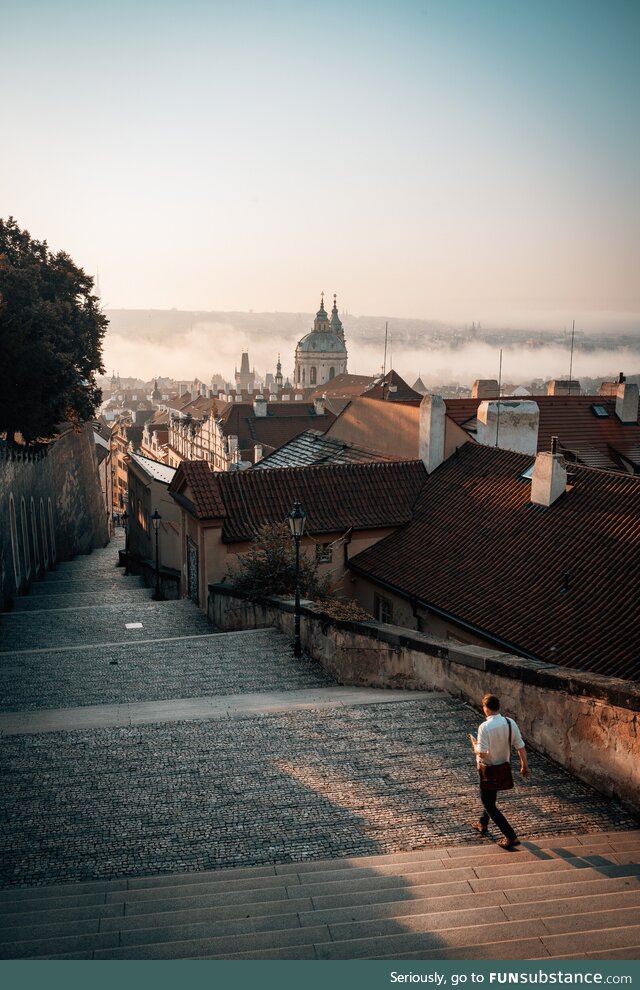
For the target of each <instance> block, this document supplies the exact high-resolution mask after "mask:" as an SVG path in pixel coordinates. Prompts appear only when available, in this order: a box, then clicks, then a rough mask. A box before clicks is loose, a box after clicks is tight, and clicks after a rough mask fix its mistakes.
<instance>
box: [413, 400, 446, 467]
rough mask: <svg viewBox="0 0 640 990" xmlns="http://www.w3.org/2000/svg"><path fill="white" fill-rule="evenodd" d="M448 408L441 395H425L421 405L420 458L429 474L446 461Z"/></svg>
mask: <svg viewBox="0 0 640 990" xmlns="http://www.w3.org/2000/svg"><path fill="white" fill-rule="evenodd" d="M446 414H447V407H446V405H445V401H444V399H442V398H441V397H440V396H439V395H425V397H424V399H423V400H422V402H421V403H420V427H419V440H418V456H419V457H420V459H421V460H422V461H423V462H424V466H425V467H426V469H427V471H428V472H429V474H431V472H432V471H435V469H436V468H437V467H438V465H440V464H442V462H443V460H444V429H445V417H446Z"/></svg>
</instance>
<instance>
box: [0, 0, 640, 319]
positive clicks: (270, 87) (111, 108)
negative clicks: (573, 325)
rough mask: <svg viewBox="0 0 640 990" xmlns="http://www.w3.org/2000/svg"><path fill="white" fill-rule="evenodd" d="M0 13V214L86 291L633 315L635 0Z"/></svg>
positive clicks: (46, 4)
mask: <svg viewBox="0 0 640 990" xmlns="http://www.w3.org/2000/svg"><path fill="white" fill-rule="evenodd" d="M0 6H1V10H0V32H1V34H2V39H3V41H2V76H3V79H4V80H5V82H7V80H10V85H9V84H7V85H4V86H3V87H2V93H1V94H0V101H1V103H0V105H1V120H0V124H1V128H2V130H1V133H2V141H3V151H2V155H1V156H0V216H5V217H6V216H8V215H10V214H12V215H13V216H15V217H16V219H17V221H18V223H19V224H20V225H21V226H24V227H26V228H27V229H29V230H30V232H31V233H32V235H33V236H34V237H37V238H41V239H45V238H46V239H47V240H48V242H49V244H50V246H51V247H53V248H64V249H65V250H67V251H68V252H69V253H70V254H71V255H72V257H73V258H74V260H75V261H76V262H77V263H78V264H80V265H82V266H83V267H84V268H85V269H86V270H87V271H90V272H95V271H96V268H97V267H99V272H100V282H101V289H102V298H103V301H104V303H105V305H107V306H110V307H139V308H151V307H153V308H169V307H177V308H179V309H195V310H234V309H236V310H247V309H250V308H252V309H254V310H256V311H274V310H280V311H294V312H296V311H307V312H308V311H310V310H312V309H315V308H316V305H317V299H318V294H319V291H320V289H322V288H324V289H325V290H326V291H327V292H329V293H332V292H334V291H336V292H338V294H339V301H340V303H341V306H343V307H347V308H348V309H349V310H350V311H351V312H352V313H356V314H388V315H394V316H413V317H423V318H427V319H428V318H451V319H466V318H468V319H469V320H471V319H481V320H483V321H488V320H490V319H494V320H495V319H499V318H500V316H501V315H502V314H504V316H505V319H506V318H508V317H509V314H513V313H514V312H517V313H524V314H526V313H528V312H533V313H537V312H539V311H544V310H553V311H555V310H558V311H562V312H563V313H565V314H568V313H571V314H573V315H574V316H575V317H576V318H577V320H578V322H579V321H580V318H581V314H585V315H586V314H588V313H593V312H594V311H599V310H612V311H640V279H639V278H638V272H639V271H640V264H639V262H640V179H639V177H640V126H639V125H640V120H639V113H640V111H639V109H638V108H639V107H640V85H639V82H640V59H639V58H638V38H639V37H640V3H638V2H637V0H535V2H526V0H416V2H413V0H362V2H355V0H339V2H335V3H334V2H329V0H327V2H322V0H314V2H306V0H295V2H289V0H268V2H267V0H255V2H248V0H229V2H227V0H180V2H172V0H156V2H155V3H153V4H149V3H148V2H144V3H143V2H140V0H109V2H106V0H103V2H97V0H20V3H17V2H14V3H9V2H8V0H5V2H4V3H3V4H1V5H0Z"/></svg>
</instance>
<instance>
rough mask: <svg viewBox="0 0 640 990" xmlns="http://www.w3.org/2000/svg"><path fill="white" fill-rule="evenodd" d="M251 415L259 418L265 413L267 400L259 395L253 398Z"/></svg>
mask: <svg viewBox="0 0 640 990" xmlns="http://www.w3.org/2000/svg"><path fill="white" fill-rule="evenodd" d="M253 415H254V416H260V417H261V418H262V417H263V416H266V415H267V400H266V399H263V398H262V396H261V395H258V396H257V397H256V398H255V399H254V400H253Z"/></svg>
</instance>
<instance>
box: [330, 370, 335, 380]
mask: <svg viewBox="0 0 640 990" xmlns="http://www.w3.org/2000/svg"><path fill="white" fill-rule="evenodd" d="M335 377H336V369H335V368H334V367H331V368H329V381H331V379H332V378H335Z"/></svg>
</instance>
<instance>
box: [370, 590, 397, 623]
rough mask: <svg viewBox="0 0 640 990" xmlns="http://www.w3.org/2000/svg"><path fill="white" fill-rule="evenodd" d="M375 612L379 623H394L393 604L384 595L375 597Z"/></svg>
mask: <svg viewBox="0 0 640 990" xmlns="http://www.w3.org/2000/svg"><path fill="white" fill-rule="evenodd" d="M373 612H374V615H375V617H376V619H377V620H378V622H393V602H392V601H391V600H390V599H389V598H384V597H383V595H375V596H374V599H373Z"/></svg>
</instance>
